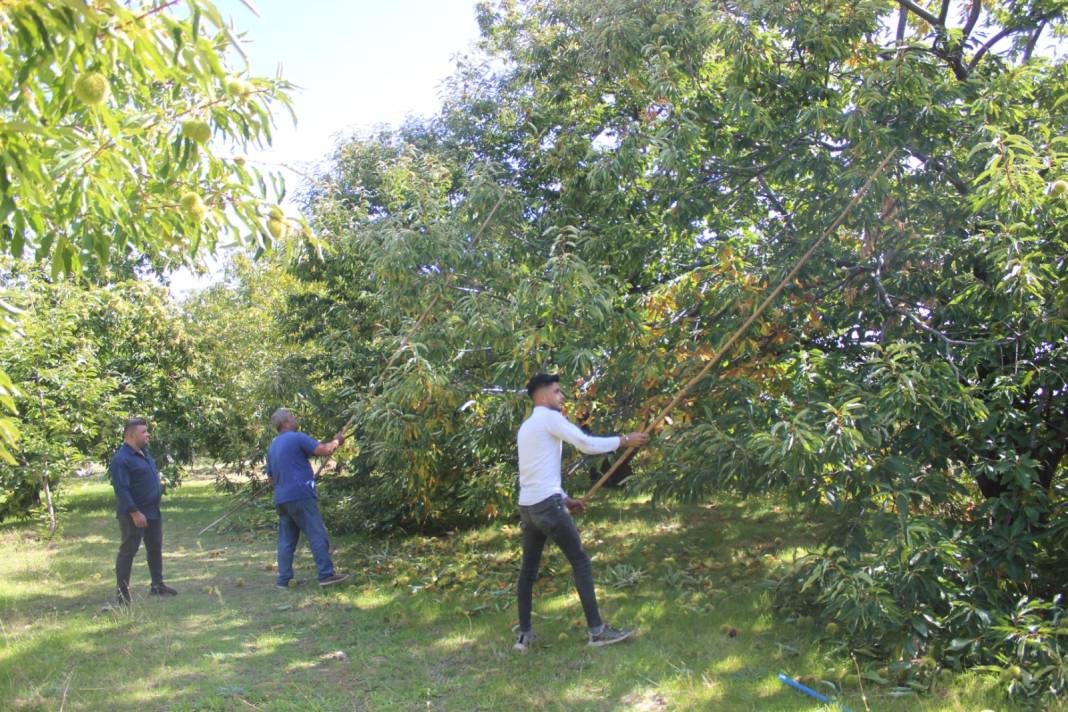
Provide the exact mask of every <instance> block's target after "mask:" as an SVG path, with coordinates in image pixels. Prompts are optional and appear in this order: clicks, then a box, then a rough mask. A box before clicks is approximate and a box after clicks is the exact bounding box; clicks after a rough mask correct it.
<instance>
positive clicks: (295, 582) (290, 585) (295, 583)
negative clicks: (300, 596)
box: [274, 579, 307, 591]
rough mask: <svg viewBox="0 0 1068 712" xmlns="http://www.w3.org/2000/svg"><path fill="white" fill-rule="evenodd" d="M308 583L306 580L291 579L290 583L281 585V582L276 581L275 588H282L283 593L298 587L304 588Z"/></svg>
mask: <svg viewBox="0 0 1068 712" xmlns="http://www.w3.org/2000/svg"><path fill="white" fill-rule="evenodd" d="M306 583H307V581H306V580H305V579H289V582H288V583H279V582H277V581H275V583H274V587H275V588H280V589H282V590H283V591H288V590H289V589H291V588H296V587H297V586H303V585H304V584H306Z"/></svg>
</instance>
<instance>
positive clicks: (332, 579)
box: [319, 574, 352, 588]
mask: <svg viewBox="0 0 1068 712" xmlns="http://www.w3.org/2000/svg"><path fill="white" fill-rule="evenodd" d="M350 578H352V576H351V575H350V574H332V575H330V576H327V577H326V578H324V579H321V580H320V581H319V585H320V586H322V587H324V588H325V587H327V586H333V585H334V584H336V583H341V582H342V581H348V580H349V579H350Z"/></svg>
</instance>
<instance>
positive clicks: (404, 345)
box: [315, 191, 504, 477]
mask: <svg viewBox="0 0 1068 712" xmlns="http://www.w3.org/2000/svg"><path fill="white" fill-rule="evenodd" d="M503 201H504V192H503V191H502V192H501V194H500V196H499V197H498V198H497V202H496V203H494V204H493V208H491V209H490V211H489V215H487V216H486V219H485V220H483V221H482V225H480V226H479V228H478V232H476V233H475V236H474V237H473V238H472V239H471V244H470V245H468V246H467V248H468V249H471V248H472V247H474V246H475V245H476V244H478V241H479V240H480V239H481V238H482V233H483V232H485V230H486V226H487V225H489V223H490V220H492V219H493V216H494V215H495V214H496V213H497V208H499V207H501V202H503ZM455 274H456V272H449V274H447V275H446V276H445V283H444V284H442V285H441V291H440V292H438V293H437V294H435V295H434V298H433V299H431V300H430V303H429V304H427V305H426V309H424V310H423V313H422V314H420V315H419V318H418V319H416V320H415V323H414V324H412V328H411V329H409V330H408V333H407V334H405V335H404V338H402V339H401V343H400V345H399V346H398V347H397V350H396V351H394V352H393V355H392V356H390V358H389V361H387V362H386V365H385V366H384V367H383V368H382V372H381V373H379V374H378V378H379V379H381V378H383V377H384V376H385V375H386V372H387V371H389V369H390V368H392V367H393V364H394V363H395V362H396V360H397V358H398V357H400V355H401V354H402V353H404V350H405V349H406V348H408V345H409V344H410V343H411V338H412V337H413V336H414V335H415V332H416V331H418V330H419V327H421V326H422V325H423V322H425V321H426V320H427V318H428V317H429V316H430V314H431V312H433V311H434V307H435V305H437V303H438V300H439V299H440V298H441V295H442V294H444V293H445V290H446V289H448V288H449V284H450V283H451V282H452V278H453V276H454V275H455ZM356 415H357V414H356V413H353V414H352V415H351V416H349V419H348V420H346V421H345V424H344V425H343V426H341V430H339V431H338V433H340V434H341V435H342V436H344V435H345V433H347V432H348V431H349V429H350V428H351V427H352V426H353V424H354V423H355V422H356ZM329 462H330V458H329V457H325V458H323V461H322V462H321V463H319V469H317V470H316V471H315V476H316V477H318V476H319V473H321V472H322V471H323V469H324V468H325V467H326V466H327V464H328V463H329Z"/></svg>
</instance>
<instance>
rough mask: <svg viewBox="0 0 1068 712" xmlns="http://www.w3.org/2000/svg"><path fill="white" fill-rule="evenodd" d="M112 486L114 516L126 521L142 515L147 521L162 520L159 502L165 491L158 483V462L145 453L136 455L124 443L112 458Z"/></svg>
mask: <svg viewBox="0 0 1068 712" xmlns="http://www.w3.org/2000/svg"><path fill="white" fill-rule="evenodd" d="M108 473H109V474H110V475H111V486H112V487H114V488H115V512H116V514H117V515H118V516H120V517H124V516H127V515H129V514H130V512H138V511H139V512H141V514H143V515H145V518H146V519H159V518H160V513H159V500H160V498H161V497H162V496H163V487H162V486H161V485H160V481H159V470H157V469H156V461H155V460H153V459H152V456H151V455H149V454H148V451H145V453H144V454H141V453H139V452H137V450H134V449H133V448H132V447H130V446H129V445H127V444H126V443H123V444H122V446H121V447H120V448H119V449H118V450H116V451H115V455H114V457H112V458H111V466H110V467H109V468H108Z"/></svg>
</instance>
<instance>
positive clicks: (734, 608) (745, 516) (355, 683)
mask: <svg viewBox="0 0 1068 712" xmlns="http://www.w3.org/2000/svg"><path fill="white" fill-rule="evenodd" d="M64 501H65V502H66V506H67V507H68V511H66V512H64V513H63V530H62V532H61V534H60V535H59V536H57V537H56V538H55V539H54V540H53V541H48V540H47V539H46V538H43V537H42V536H41V531H40V529H39V527H36V526H27V525H5V526H3V527H0V624H2V627H0V644H2V648H0V700H3V701H4V702H3V703H2V705H0V706H2V707H3V708H4V709H16V710H31V709H33V710H36V709H41V710H58V709H63V710H102V709H108V710H120V709H131V710H132V709H138V710H144V709H174V710H350V709H356V710H362V709H367V710H389V709H398V710H414V709H447V710H479V709H481V710H497V709H512V710H521V709H560V710H564V709H568V710H575V709H577V710H614V709H628V710H630V709H633V710H666V709H671V710H685V709H711V708H715V709H729V710H817V709H828V708H826V707H820V705H819V704H818V703H816V702H814V701H812V700H809V699H808V698H805V697H803V696H802V695H800V694H799V693H797V692H794V691H792V690H790V689H788V688H786V687H785V686H783V685H782V684H781V683H779V682H778V680H777V679H776V673H778V672H779V671H780V670H782V671H785V672H787V673H790V674H793V675H795V676H801V675H814V676H817V677H818V676H821V674H822V673H823V672H824V671H825V670H827V669H828V668H833V667H837V666H841V665H844V664H845V662H846V661H845V660H843V659H840V658H834V657H833V656H830V655H829V654H828V653H827V652H826V651H825V650H824V649H823V648H821V643H819V641H817V640H815V639H813V638H811V637H808V636H807V635H806V634H805V632H803V631H800V630H798V629H797V628H796V626H793V625H792V624H789V623H784V622H782V621H780V620H778V619H776V618H775V617H774V616H773V615H772V612H771V610H770V605H769V593H768V589H767V584H766V580H765V579H766V576H767V574H768V570H769V567H771V566H774V565H775V564H776V562H777V561H780V560H783V559H789V558H790V557H791V556H794V555H796V554H797V553H798V552H799V551H801V550H803V548H804V547H805V546H806V545H809V546H811V545H812V544H813V543H814V542H815V536H816V534H815V531H816V530H817V527H814V526H813V525H812V523H811V522H808V521H805V520H804V518H802V517H801V516H799V515H798V514H797V513H795V512H793V511H792V510H790V509H788V508H785V507H781V506H777V505H776V504H775V503H774V502H763V503H756V504H754V503H748V504H744V505H743V504H742V503H739V502H735V501H729V500H724V501H721V502H718V503H716V504H715V505H705V506H685V507H672V508H669V509H663V508H660V509H655V508H653V507H652V506H651V505H649V504H647V503H644V502H639V501H630V500H612V499H602V500H598V501H597V503H596V506H594V507H592V510H593V511H591V512H590V513H589V514H587V515H585V516H584V517H583V518H582V519H581V521H580V529H581V530H582V533H583V537H584V542H585V544H586V547H587V549H588V551H589V552H590V554H591V555H592V556H593V557H594V571H595V576H596V577H597V583H598V595H599V597H600V600H601V605H602V609H603V610H604V613H605V617H606V619H607V620H608V621H609V622H611V623H615V624H618V625H629V624H634V625H637V626H639V628H640V630H641V634H640V636H639V637H638V638H637V639H636V640H634V641H632V642H629V643H625V644H622V645H618V646H614V647H611V648H604V649H590V648H588V647H586V646H585V645H584V638H583V622H582V620H581V609H580V607H579V604H578V600H577V596H576V595H575V594H574V592H573V589H572V587H571V581H570V571H569V568H568V566H567V563H566V561H565V560H564V559H563V557H562V556H561V554H560V553H559V552H558V551H555V550H553V551H552V553H551V554H549V555H548V556H547V558H546V559H545V560H544V564H543V567H544V566H547V567H548V568H547V571H548V573H547V575H544V576H543V578H542V579H541V580H539V582H538V585H537V587H536V589H535V604H534V605H535V615H536V617H535V629H536V631H537V633H538V636H539V641H538V642H539V643H540V645H539V646H538V647H537V648H535V649H534V650H533V651H532V652H531V653H530V654H528V655H526V656H519V655H516V654H513V653H512V652H511V650H510V646H511V643H512V642H513V634H512V626H513V625H514V623H515V605H514V579H515V575H516V571H517V567H518V563H519V561H518V560H519V535H518V530H517V528H516V527H515V526H514V525H504V526H492V527H487V528H484V529H481V530H476V531H471V532H466V533H462V534H457V535H455V536H452V537H449V538H426V537H398V538H393V539H384V540H369V539H365V538H359V537H335V539H334V541H333V544H334V546H335V548H336V550H337V551H336V554H335V562H336V563H337V565H338V567H339V569H341V570H345V571H348V572H351V573H353V574H354V581H353V583H352V585H346V586H343V587H338V588H336V589H331V590H326V591H323V590H319V589H318V587H317V586H314V584H312V585H305V586H304V587H303V588H299V589H294V590H290V591H279V590H276V589H275V588H274V587H273V573H272V572H271V570H270V569H271V566H272V564H273V563H274V543H275V539H274V532H273V531H270V530H246V531H244V532H236V533H234V532H231V533H221V534H216V533H210V534H207V535H205V536H202V537H197V536H196V532H197V531H198V530H199V529H200V528H201V527H203V526H204V525H205V524H207V523H208V522H210V521H211V520H212V519H214V518H215V517H217V516H218V515H219V514H221V513H222V512H223V511H225V509H226V507H227V506H229V505H230V504H231V501H230V500H229V499H228V498H225V497H223V496H222V495H220V494H218V493H216V492H215V491H214V489H213V488H212V487H211V485H210V483H208V482H205V481H190V482H188V483H187V484H185V485H184V486H182V487H181V488H180V489H179V490H177V491H176V492H174V493H173V494H172V495H170V496H168V497H167V498H166V500H165V505H164V516H165V526H164V537H165V542H164V547H165V548H164V552H165V553H164V566H165V570H166V573H167V576H166V578H167V581H168V583H170V584H171V585H173V586H175V587H176V588H177V589H179V591H180V595H179V596H178V597H177V598H174V599H167V600H157V599H150V598H149V597H148V596H147V595H146V594H147V588H148V572H147V567H146V565H145V562H144V554H143V553H140V554H139V555H138V558H137V560H136V561H135V564H134V576H133V581H132V584H133V586H132V588H133V589H134V590H135V602H134V605H133V606H132V608H131V609H130V610H129V611H124V610H118V609H115V608H112V607H110V606H108V605H107V604H108V602H109V601H110V600H112V596H113V590H114V585H113V581H112V578H113V567H114V556H115V552H116V549H117V545H118V544H117V537H118V525H117V524H116V522H115V517H114V513H113V510H112V509H111V507H112V497H111V490H110V488H109V486H108V485H107V483H106V482H104V481H102V480H100V479H93V480H91V481H84V482H77V483H71V484H70V485H69V487H68V488H67V490H66V493H65V500H64ZM253 520H254V519H253ZM743 551H744V552H746V554H745V557H746V558H747V559H749V560H753V561H755V562H756V563H755V564H754V565H751V566H750V567H748V568H744V571H745V573H744V574H735V578H734V579H733V580H732V578H731V574H732V573H733V572H735V571H741V570H742V568H741V567H739V566H738V564H737V562H738V560H739V557H741V556H743V554H742V552H743ZM547 553H548V552H547ZM297 564H298V567H297V576H298V577H300V578H308V579H311V580H312V581H314V568H313V566H312V561H311V556H310V554H309V553H308V551H307V548H306V547H304V546H302V547H301V549H300V551H299V552H298V557H297ZM724 624H727V625H729V626H732V627H734V628H735V629H737V631H738V635H737V636H736V637H733V638H732V637H729V636H728V635H726V634H725V633H724V632H723V631H722V630H721V627H722V626H723V625H724ZM337 651H343V652H344V657H343V658H342V659H335V658H333V657H331V656H332V654H333V653H335V652H337ZM994 690H995V686H994V685H993V683H992V681H990V680H989V679H985V678H981V677H978V676H972V675H968V676H961V677H959V678H956V679H954V680H951V681H949V683H948V685H947V686H946V687H944V688H942V689H939V690H936V691H935V692H934V693H932V694H930V695H928V696H924V697H911V698H907V699H892V698H890V697H888V696H887V692H886V691H885V690H882V689H880V688H873V689H868V690H867V692H868V705H869V707H870V709H871V710H945V709H949V710H974V711H977V710H980V709H982V708H987V707H989V708H995V709H1005V708H1006V705H1005V703H1004V701H1003V698H1001V696H1000V695H999V694H998V693H996V692H995V691H994ZM842 701H843V702H844V703H845V704H847V705H849V706H850V707H851V708H852V709H853V710H854V711H855V712H859V711H860V710H863V709H865V702H864V700H862V698H861V695H860V692H859V691H858V690H848V691H846V694H845V695H844V697H843V698H842Z"/></svg>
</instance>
